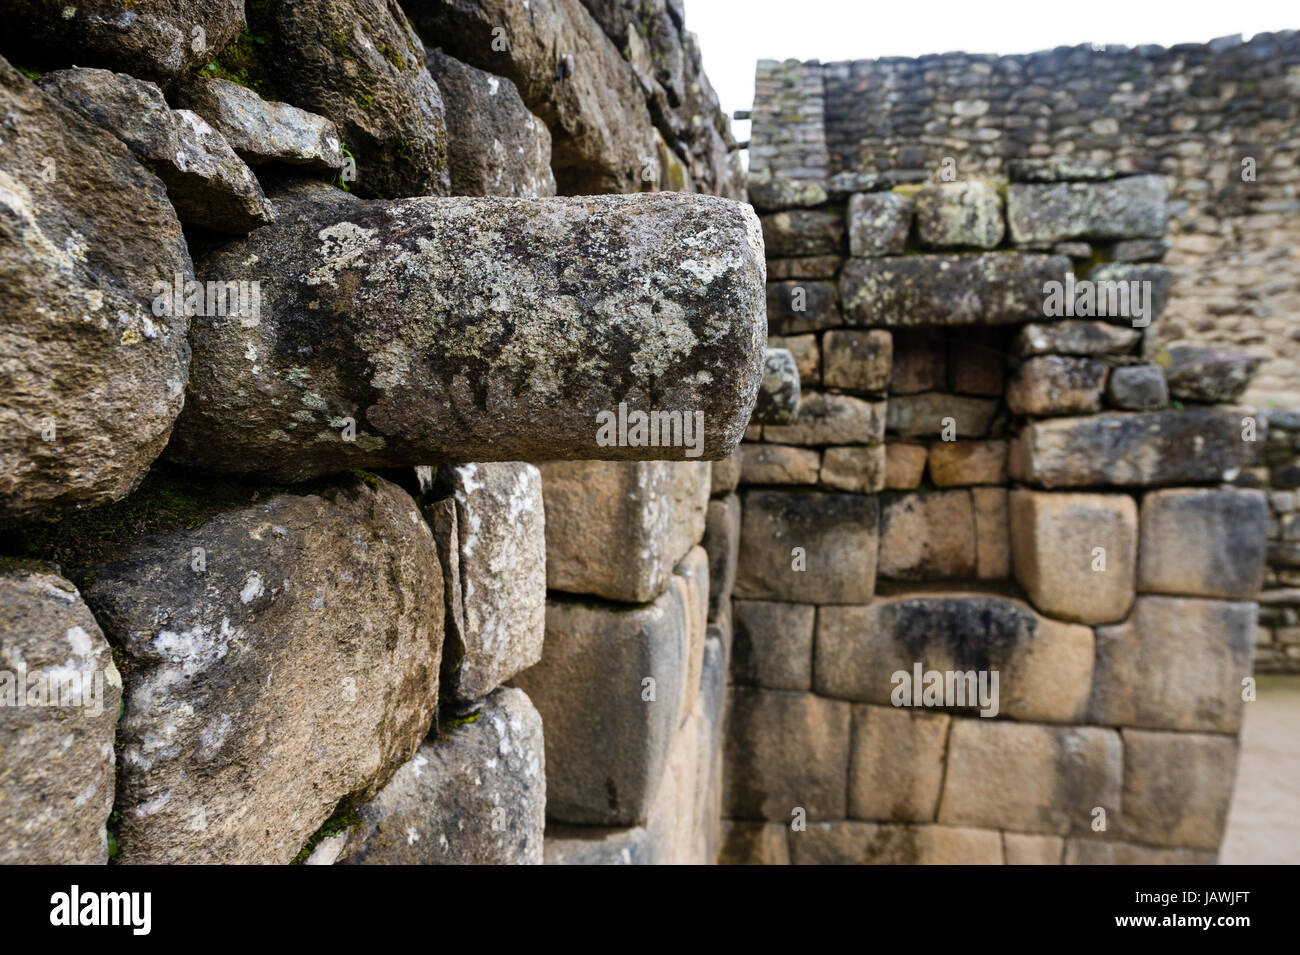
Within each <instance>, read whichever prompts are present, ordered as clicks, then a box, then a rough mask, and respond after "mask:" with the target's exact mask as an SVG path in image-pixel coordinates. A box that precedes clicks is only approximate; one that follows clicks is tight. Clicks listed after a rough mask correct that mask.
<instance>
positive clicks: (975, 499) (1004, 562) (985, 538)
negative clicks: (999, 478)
mask: <svg viewBox="0 0 1300 955" xmlns="http://www.w3.org/2000/svg"><path fill="white" fill-rule="evenodd" d="M970 494H971V502H972V504H974V506H975V570H976V576H977V577H979V579H980V580H1001V579H1002V578H1004V577H1010V576H1011V517H1010V507H1009V505H1008V503H1007V491H1006V488H1001V487H976V488H971V492H970Z"/></svg>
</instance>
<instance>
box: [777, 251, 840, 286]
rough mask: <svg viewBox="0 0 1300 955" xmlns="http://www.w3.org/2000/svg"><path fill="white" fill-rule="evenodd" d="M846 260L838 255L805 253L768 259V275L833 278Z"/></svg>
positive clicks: (787, 277)
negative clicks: (791, 256)
mask: <svg viewBox="0 0 1300 955" xmlns="http://www.w3.org/2000/svg"><path fill="white" fill-rule="evenodd" d="M843 261H844V260H843V259H841V258H840V257H839V256H838V255H805V256H800V257H799V258H795V259H768V260H767V277H768V278H769V279H771V280H772V281H774V282H775V281H777V280H778V279H833V278H835V274H836V273H837V272H839V270H840V263H841V262H843Z"/></svg>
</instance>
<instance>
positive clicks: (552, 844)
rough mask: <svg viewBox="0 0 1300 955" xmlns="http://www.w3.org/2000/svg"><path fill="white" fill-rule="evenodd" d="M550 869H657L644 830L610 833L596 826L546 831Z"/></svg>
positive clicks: (559, 826) (558, 828)
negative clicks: (600, 867)
mask: <svg viewBox="0 0 1300 955" xmlns="http://www.w3.org/2000/svg"><path fill="white" fill-rule="evenodd" d="M545 848H546V864H547V865H654V864H655V861H656V858H655V852H654V847H653V845H652V844H651V840H650V833H649V832H647V831H646V829H645V827H644V826H633V827H631V828H628V829H610V828H601V827H597V826H565V825H555V824H552V825H549V826H547V827H546V847H545Z"/></svg>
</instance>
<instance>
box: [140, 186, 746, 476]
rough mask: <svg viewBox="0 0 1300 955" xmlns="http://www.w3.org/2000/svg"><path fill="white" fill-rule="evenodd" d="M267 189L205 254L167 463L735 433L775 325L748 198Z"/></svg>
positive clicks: (643, 448) (538, 452)
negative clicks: (232, 238) (265, 207)
mask: <svg viewBox="0 0 1300 955" xmlns="http://www.w3.org/2000/svg"><path fill="white" fill-rule="evenodd" d="M277 207H278V209H279V211H280V219H279V221H278V222H277V223H276V224H275V225H273V226H270V227H267V228H263V229H259V230H257V231H256V232H255V233H253V234H252V235H250V236H248V238H247V239H244V240H241V241H238V242H232V243H227V244H225V245H222V246H220V247H218V248H217V249H215V250H214V251H212V252H210V253H209V254H207V255H206V256H204V257H202V258H201V259H200V263H201V265H200V268H199V274H200V275H201V278H202V280H204V281H205V282H206V283H208V284H207V286H206V287H205V288H203V289H202V290H201V291H202V292H203V293H204V294H203V295H202V296H201V298H202V302H201V303H199V304H201V306H202V308H201V309H200V314H198V315H195V316H194V317H193V318H192V319H191V328H192V334H191V344H192V346H193V350H194V359H193V364H192V373H191V377H190V386H189V391H188V393H187V396H186V402H185V410H184V412H183V414H182V417H181V419H180V421H179V422H178V424H177V426H176V433H175V437H174V440H173V442H172V445H171V449H170V456H171V457H172V459H173V460H176V461H179V462H181V463H185V464H190V465H195V466H201V467H204V468H207V469H210V470H215V471H223V472H228V473H239V474H247V475H254V476H257V477H260V478H264V479H271V480H302V479H306V478H310V477H313V476H316V475H320V474H325V473H329V472H331V471H338V470H341V469H344V468H350V467H381V466H398V465H409V464H427V463H433V462H439V461H528V460H544V459H641V460H644V459H676V460H681V459H686V460H693V459H694V460H711V459H716V458H721V457H724V456H726V455H727V454H729V453H730V452H731V450H732V449H733V448H734V447H735V445H736V444H737V443H738V442H739V440H740V438H741V435H742V433H743V432H744V429H745V425H746V423H747V422H748V420H749V415H750V412H751V410H752V409H753V406H754V402H755V399H756V397H757V394H758V386H759V381H760V379H761V377H762V374H763V354H764V346H765V339H766V331H767V328H766V315H765V288H764V280H765V266H764V260H763V242H762V236H761V232H760V229H759V224H758V219H757V218H756V216H755V215H754V213H753V211H752V210H751V209H750V208H749V207H748V206H746V205H744V204H742V203H739V202H734V201H731V200H726V199H719V198H716V197H713V196H700V195H679V194H669V193H654V194H642V195H635V196H587V197H578V198H564V199H509V198H491V199H483V198H450V199H442V198H438V199H435V198H417V199H404V200H395V201H379V200H376V201H362V200H357V199H355V198H354V197H352V196H349V195H348V194H346V193H344V192H342V191H340V190H337V189H329V188H326V187H321V186H299V187H295V188H293V189H291V190H289V191H286V192H285V193H283V194H282V195H281V196H280V197H279V198H278V202H277ZM213 283H227V284H223V285H221V286H219V287H215V290H214V285H213ZM229 283H236V284H229ZM237 283H246V284H243V285H240V284H237ZM209 293H211V294H209ZM166 298H168V299H171V301H170V302H166V303H165V304H169V305H170V306H171V307H176V306H180V307H184V306H185V304H186V302H185V301H184V300H186V299H188V300H189V301H191V302H194V301H197V299H198V298H200V296H197V295H196V296H188V294H186V295H177V296H174V297H173V296H167V297H166ZM177 299H182V301H176V300H177ZM213 305H225V306H226V308H224V309H215V310H214V309H213V308H211V306H213ZM216 311H219V312H221V313H222V314H215V313H214V312H216Z"/></svg>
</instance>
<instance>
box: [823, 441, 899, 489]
mask: <svg viewBox="0 0 1300 955" xmlns="http://www.w3.org/2000/svg"><path fill="white" fill-rule="evenodd" d="M819 480H820V482H821V485H822V487H828V488H833V489H834V490H837V491H851V492H853V493H855V494H874V493H875V492H876V491H879V490H881V489H882V488H883V487H884V486H885V446H884V445H883V444H869V445H864V446H861V447H841V448H827V449H826V451H825V453H824V454H823V455H822V469H821V474H820V475H819Z"/></svg>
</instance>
